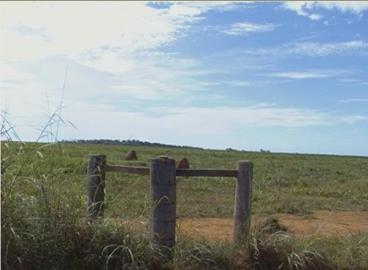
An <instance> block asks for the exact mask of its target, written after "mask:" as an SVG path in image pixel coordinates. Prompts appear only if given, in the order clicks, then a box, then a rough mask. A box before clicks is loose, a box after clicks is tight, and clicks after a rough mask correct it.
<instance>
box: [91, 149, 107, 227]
mask: <svg viewBox="0 0 368 270" xmlns="http://www.w3.org/2000/svg"><path fill="white" fill-rule="evenodd" d="M105 173H106V156H105V155H92V156H90V157H89V160H88V164H87V219H88V220H89V221H92V220H95V219H97V218H103V214H104V199H105Z"/></svg>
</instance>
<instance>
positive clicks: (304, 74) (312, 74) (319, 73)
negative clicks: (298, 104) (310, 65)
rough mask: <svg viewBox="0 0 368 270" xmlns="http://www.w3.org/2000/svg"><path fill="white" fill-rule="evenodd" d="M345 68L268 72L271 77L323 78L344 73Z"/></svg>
mask: <svg viewBox="0 0 368 270" xmlns="http://www.w3.org/2000/svg"><path fill="white" fill-rule="evenodd" d="M345 72H347V71H345V70H311V71H288V72H275V73H272V74H269V76H271V77H279V78H288V79H294V80H300V79H323V78H329V77H333V76H336V75H340V74H342V73H345Z"/></svg>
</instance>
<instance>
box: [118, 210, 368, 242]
mask: <svg viewBox="0 0 368 270" xmlns="http://www.w3.org/2000/svg"><path fill="white" fill-rule="evenodd" d="M270 217H273V218H276V219H277V220H278V223H279V224H280V225H282V226H285V227H286V232H287V233H289V234H291V235H295V236H298V237H302V236H309V235H316V236H327V237H332V236H337V237H338V236H344V235H348V234H355V233H368V211H361V212H358V211H356V212H355V211H315V212H313V214H311V215H309V216H295V215H291V214H274V215H267V216H266V215H253V216H252V228H255V227H257V226H258V227H259V226H260V225H261V224H262V223H263V222H264V221H265V220H266V219H267V218H270ZM115 221H116V220H115ZM120 223H124V224H129V225H132V227H133V228H136V229H143V227H146V226H147V222H146V221H138V220H135V221H132V220H129V221H122V220H120ZM232 228H233V220H232V219H229V218H178V219H177V233H178V237H179V238H182V237H184V238H203V239H206V240H210V241H231V240H232Z"/></svg>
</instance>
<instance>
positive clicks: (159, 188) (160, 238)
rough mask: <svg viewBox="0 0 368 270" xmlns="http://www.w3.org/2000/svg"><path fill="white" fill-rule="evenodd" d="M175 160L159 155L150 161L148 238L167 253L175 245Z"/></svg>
mask: <svg viewBox="0 0 368 270" xmlns="http://www.w3.org/2000/svg"><path fill="white" fill-rule="evenodd" d="M175 174H176V168H175V160H174V159H169V158H168V157H165V156H161V157H159V158H156V159H153V160H151V162H150V182H151V186H150V193H151V217H150V238H151V242H152V243H153V245H154V246H155V247H156V248H158V249H159V250H161V251H162V252H163V254H165V255H167V254H168V251H170V250H169V248H171V247H173V246H174V245H175V222H176V176H175Z"/></svg>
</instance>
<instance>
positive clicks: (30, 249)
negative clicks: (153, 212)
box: [1, 142, 368, 269]
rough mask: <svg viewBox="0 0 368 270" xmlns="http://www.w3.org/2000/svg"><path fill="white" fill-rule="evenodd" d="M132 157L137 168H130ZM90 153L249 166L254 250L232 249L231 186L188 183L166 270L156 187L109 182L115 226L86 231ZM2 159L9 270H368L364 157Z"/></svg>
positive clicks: (69, 150) (25, 153) (122, 150)
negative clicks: (153, 232)
mask: <svg viewBox="0 0 368 270" xmlns="http://www.w3.org/2000/svg"><path fill="white" fill-rule="evenodd" d="M132 149H134V150H135V151H136V152H137V155H138V160H136V161H125V160H124V157H125V155H126V153H128V152H129V151H130V150H132ZM91 154H104V155H106V156H107V160H108V164H111V165H113V164H124V165H132V166H147V164H148V161H149V160H150V159H152V158H155V157H157V156H159V155H167V156H169V157H171V158H174V159H176V160H180V159H182V158H184V157H186V158H188V160H189V162H190V167H191V168H213V169H234V168H235V164H236V161H238V160H251V161H252V162H253V164H254V176H253V186H252V191H253V195H252V215H253V216H254V222H253V223H254V225H253V227H252V228H253V229H252V235H251V237H250V241H249V245H248V246H246V247H244V246H241V247H239V246H234V245H233V244H232V243H231V241H228V240H229V234H230V233H231V232H230V230H231V218H232V215H233V210H234V209H233V206H234V188H235V181H234V180H233V179H232V178H221V177H219V178H206V177H178V178H177V219H178V226H179V228H178V231H179V233H178V241H177V243H178V244H177V246H176V247H175V250H174V251H173V252H174V258H173V260H172V261H170V262H167V263H166V264H165V265H160V266H157V263H155V261H156V259H155V256H156V255H155V253H154V252H153V250H152V248H151V247H150V245H149V242H148V238H147V220H148V216H149V211H150V207H149V193H148V192H149V182H148V179H147V176H142V175H131V174H120V173H112V172H109V173H107V175H106V197H105V201H106V209H105V221H104V222H102V223H96V224H87V223H86V222H85V221H84V217H85V215H86V207H85V201H86V197H85V196H86V195H85V193H86V191H85V180H86V179H85V163H86V160H87V158H88V156H89V155H91ZM1 158H2V163H1V165H2V180H1V182H2V186H1V192H2V196H1V203H2V217H1V221H2V225H1V230H2V237H1V246H2V267H3V269H146V268H155V267H156V268H157V267H159V268H166V269H368V215H367V212H368V169H367V168H368V158H366V157H348V156H327V155H302V154H281V153H280V154H277V153H267V152H262V153H261V152H246V151H234V150H229V151H223V150H201V149H191V148H169V147H146V146H129V145H124V146H120V145H93V144H90V145H86V144H83V145H78V144H35V143H25V144H20V143H11V142H2V143H1ZM326 220H327V221H326ZM334 221H335V222H334ZM334 223H336V224H337V225H336V226H333V224H334ZM326 224H327V225H326ZM339 224H340V225H341V226H340V225H339Z"/></svg>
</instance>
